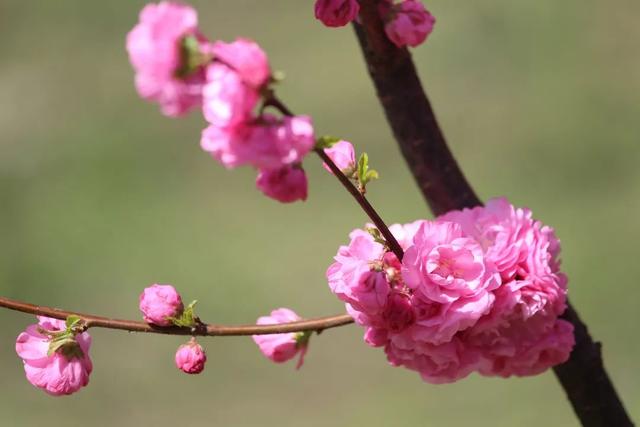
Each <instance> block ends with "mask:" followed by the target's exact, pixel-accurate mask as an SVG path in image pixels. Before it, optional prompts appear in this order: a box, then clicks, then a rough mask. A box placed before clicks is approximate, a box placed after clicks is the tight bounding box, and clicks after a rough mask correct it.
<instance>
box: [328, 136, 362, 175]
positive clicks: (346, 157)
mask: <svg viewBox="0 0 640 427" xmlns="http://www.w3.org/2000/svg"><path fill="white" fill-rule="evenodd" d="M324 152H325V153H326V154H327V156H329V158H330V159H331V160H333V163H335V164H336V166H337V167H338V169H340V170H341V171H342V172H344V173H346V174H347V175H349V173H348V172H353V170H354V169H355V167H356V154H355V151H354V149H353V145H351V143H350V142H348V141H338V142H336V143H335V144H334V145H333V146H331V147H330V148H326V149H325V150H324ZM322 166H323V167H324V168H325V169H326V170H328V171H329V172H331V169H330V168H329V166H328V165H327V164H326V163H323V164H322ZM345 171H346V172H345ZM331 173H333V172H331Z"/></svg>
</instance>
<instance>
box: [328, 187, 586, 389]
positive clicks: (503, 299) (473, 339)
mask: <svg viewBox="0 0 640 427" xmlns="http://www.w3.org/2000/svg"><path fill="white" fill-rule="evenodd" d="M390 229H391V231H392V233H393V234H394V236H395V237H396V238H397V240H398V242H399V243H400V245H401V246H402V247H403V249H404V250H405V251H406V252H405V255H404V259H403V260H402V261H399V260H398V259H397V258H396V256H395V255H394V254H393V253H391V252H388V250H387V249H386V248H385V246H384V245H383V244H382V243H381V242H379V241H378V239H377V233H376V231H377V230H375V229H374V230H371V229H369V230H360V229H358V230H354V231H353V232H352V233H351V235H350V237H351V242H350V243H349V245H348V246H342V247H340V249H339V251H338V254H337V255H336V257H335V263H333V264H332V265H331V266H330V267H329V269H328V271H327V279H328V281H329V287H330V288H331V291H332V292H333V293H334V294H335V295H336V296H337V297H338V298H340V299H341V300H342V301H344V302H345V303H346V307H347V310H348V311H349V313H350V314H351V315H352V316H353V317H354V319H355V320H356V322H357V323H358V324H360V325H362V326H364V327H365V335H364V339H365V341H366V342H367V343H368V344H369V345H371V346H373V347H383V348H384V350H385V352H386V354H387V358H388V360H389V362H390V363H391V364H392V365H394V366H404V367H406V368H408V369H411V370H415V371H417V372H419V373H420V375H421V376H422V378H423V379H424V380H425V381H427V382H431V383H446V382H453V381H456V380H459V379H461V378H464V377H466V376H467V375H469V374H470V373H471V372H473V371H478V372H479V373H481V374H483V375H487V376H501V377H508V376H511V375H518V376H525V375H535V374H538V373H541V372H543V371H544V370H546V369H547V368H549V367H551V366H554V365H557V364H559V363H562V362H564V361H566V360H567V358H568V357H569V354H570V352H571V349H572V348H573V345H574V337H573V326H572V325H571V324H570V323H569V322H566V321H564V320H562V319H560V318H559V315H560V314H562V313H563V312H564V310H565V308H566V288H567V286H566V285H567V280H566V277H565V276H564V275H563V274H562V273H561V272H560V271H559V261H558V253H559V250H560V246H559V241H558V239H557V238H556V237H555V235H554V233H553V230H552V229H551V228H550V227H547V226H544V225H542V224H541V223H540V222H538V221H536V220H534V219H533V218H532V216H531V212H530V211H529V210H527V209H519V208H515V207H513V206H512V205H511V204H509V202H507V201H506V200H505V199H493V200H491V201H490V202H489V203H488V204H487V206H486V207H477V208H474V209H465V210H462V211H453V212H450V213H448V214H446V215H444V216H441V217H439V218H437V219H436V220H435V221H427V220H419V221H416V222H413V223H409V224H405V225H398V224H396V225H393V226H391V227H390Z"/></svg>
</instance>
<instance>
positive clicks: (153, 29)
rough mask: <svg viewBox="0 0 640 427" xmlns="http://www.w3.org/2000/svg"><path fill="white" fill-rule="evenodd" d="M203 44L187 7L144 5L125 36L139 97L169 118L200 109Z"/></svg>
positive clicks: (174, 3)
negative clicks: (136, 20)
mask: <svg viewBox="0 0 640 427" xmlns="http://www.w3.org/2000/svg"><path fill="white" fill-rule="evenodd" d="M204 42H205V40H204V38H203V37H202V36H201V35H200V34H199V32H198V16H197V14H196V11H195V10H194V9H193V8H191V7H190V6H187V5H184V4H182V3H177V2H167V1H163V2H160V3H158V4H153V3H151V4H148V5H146V6H145V7H144V8H143V9H142V11H141V12H140V20H139V22H138V24H137V25H136V26H135V27H134V28H133V29H132V30H131V31H130V32H129V34H128V35H127V51H128V52H129V59H130V61H131V64H132V66H133V68H134V70H135V71H136V77H135V82H136V88H137V90H138V93H139V94H140V96H141V97H143V98H145V99H148V100H152V101H156V102H158V103H159V104H160V107H161V109H162V112H163V113H164V114H165V115H167V116H171V117H175V116H179V115H182V114H184V113H186V112H187V111H189V110H190V109H192V108H193V107H195V106H198V105H200V102H201V92H202V85H203V84H204V68H203V67H201V66H199V64H198V63H199V56H200V50H201V49H202V46H201V44H202V43H204Z"/></svg>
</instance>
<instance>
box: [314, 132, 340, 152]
mask: <svg viewBox="0 0 640 427" xmlns="http://www.w3.org/2000/svg"><path fill="white" fill-rule="evenodd" d="M339 141H340V138H336V137H335V136H330V135H323V136H321V137H320V138H318V139H317V141H316V145H315V148H316V149H318V150H324V149H325V148H331V147H333V146H334V145H335V144H336V143H337V142H339Z"/></svg>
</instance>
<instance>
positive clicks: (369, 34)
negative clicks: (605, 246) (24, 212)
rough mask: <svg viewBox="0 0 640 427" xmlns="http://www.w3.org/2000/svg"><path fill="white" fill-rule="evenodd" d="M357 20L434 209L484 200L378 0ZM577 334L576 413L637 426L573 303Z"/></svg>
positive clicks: (570, 370)
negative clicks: (390, 32) (387, 27)
mask: <svg viewBox="0 0 640 427" xmlns="http://www.w3.org/2000/svg"><path fill="white" fill-rule="evenodd" d="M359 3H360V7H361V9H360V19H361V20H360V23H358V22H354V24H353V25H354V28H355V31H356V35H357V37H358V40H359V42H360V46H361V48H362V51H363V54H364V58H365V61H366V63H367V66H368V70H369V74H370V76H371V78H372V80H373V83H374V85H375V87H376V91H377V94H378V98H379V99H380V103H381V104H382V107H383V108H384V111H385V114H386V116H387V120H388V122H389V125H390V126H391V128H392V130H393V133H394V136H395V138H396V141H397V142H398V144H399V146H400V149H401V150H402V153H403V155H404V157H405V160H406V161H407V163H408V164H409V167H410V169H411V171H412V173H413V175H414V178H415V180H416V182H417V183H418V186H419V187H420V189H421V190H422V193H423V195H424V197H425V199H426V200H427V202H428V203H429V206H430V207H431V210H432V211H433V212H434V213H435V214H436V215H440V214H443V213H446V212H447V211H449V210H452V209H462V208H465V207H473V206H479V205H481V204H482V202H481V201H480V200H479V198H478V197H477V196H476V194H475V192H474V191H473V189H472V188H471V186H470V185H469V183H468V182H467V180H466V179H465V177H464V175H463V173H462V171H461V169H460V168H459V166H458V164H457V163H456V161H455V159H454V157H453V155H452V154H451V151H450V150H449V148H448V147H447V144H446V141H445V139H444V136H443V134H442V131H441V130H440V127H439V126H438V122H437V120H436V117H435V114H434V112H433V110H432V108H431V105H430V103H429V100H428V98H427V96H426V94H425V92H424V90H423V87H422V84H421V82H420V79H419V77H418V75H417V73H416V69H415V65H414V63H413V61H412V59H411V55H410V54H409V52H408V51H407V49H400V48H397V47H395V46H394V45H393V44H392V43H391V42H389V40H388V39H387V38H386V37H385V35H384V25H383V22H382V20H381V18H380V15H379V13H378V9H377V8H378V3H379V1H378V0H360V2H359ZM563 318H564V319H565V320H567V321H569V322H571V323H572V324H573V326H574V330H575V339H576V346H575V348H574V350H573V352H572V353H571V357H570V359H569V360H568V361H567V362H565V363H563V364H561V365H559V366H556V367H555V368H554V372H555V374H556V376H557V377H558V380H559V381H560V383H561V384H562V386H563V388H564V389H565V392H566V393H567V396H568V398H569V400H570V401H571V404H572V406H573V409H574V411H575V412H576V415H577V416H578V418H579V419H580V421H581V423H582V424H583V425H585V426H611V425H615V426H632V425H633V423H632V421H631V419H630V418H629V415H628V414H627V413H626V411H625V409H624V406H623V404H622V402H621V400H620V398H619V397H618V394H617V393H616V390H615V388H614V386H613V384H612V382H611V380H610V378H609V376H608V375H607V372H606V370H605V368H604V365H603V362H602V357H601V352H600V347H601V346H600V343H597V342H594V341H593V339H592V338H591V336H590V335H589V332H588V330H587V327H586V325H585V324H584V323H583V322H582V320H581V319H580V317H579V316H578V313H577V312H576V311H575V310H574V308H573V307H572V306H571V304H569V303H568V308H567V310H566V312H565V314H564V315H563Z"/></svg>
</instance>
